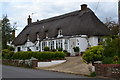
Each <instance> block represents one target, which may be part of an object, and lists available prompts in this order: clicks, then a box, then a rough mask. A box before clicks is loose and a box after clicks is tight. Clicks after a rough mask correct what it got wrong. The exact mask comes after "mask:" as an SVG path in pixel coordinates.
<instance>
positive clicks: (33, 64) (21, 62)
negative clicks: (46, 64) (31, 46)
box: [2, 59, 38, 67]
mask: <svg viewBox="0 0 120 80" xmlns="http://www.w3.org/2000/svg"><path fill="white" fill-rule="evenodd" d="M37 62H38V60H7V59H4V60H2V63H3V64H7V65H13V66H22V67H37Z"/></svg>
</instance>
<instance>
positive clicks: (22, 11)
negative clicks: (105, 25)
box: [2, 0, 118, 34]
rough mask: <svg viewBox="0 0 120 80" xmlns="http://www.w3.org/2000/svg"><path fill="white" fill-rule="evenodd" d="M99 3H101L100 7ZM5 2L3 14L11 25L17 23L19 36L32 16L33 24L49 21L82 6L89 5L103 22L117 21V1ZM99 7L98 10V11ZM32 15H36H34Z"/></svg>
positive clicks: (29, 0)
mask: <svg viewBox="0 0 120 80" xmlns="http://www.w3.org/2000/svg"><path fill="white" fill-rule="evenodd" d="M98 1H100V3H99V5H98V7H97V4H98ZM107 1H108V0H74V1H73V0H36V1H34V0H15V2H14V0H11V1H7V0H5V1H4V2H2V3H4V4H2V8H4V9H2V10H3V14H6V13H7V14H8V18H9V19H10V20H11V23H13V22H17V26H18V27H17V28H18V30H17V34H19V33H20V32H21V30H22V29H23V28H24V27H25V26H26V25H27V18H28V15H31V17H32V19H33V22H35V21H36V20H37V19H39V20H42V19H47V18H50V17H54V16H58V15H62V14H65V13H69V12H72V11H76V10H79V9H81V8H80V5H81V4H83V3H86V4H88V7H89V8H90V9H92V10H93V11H94V12H95V14H96V15H97V16H98V18H99V19H100V20H102V21H104V19H105V18H106V17H112V19H113V20H114V21H117V13H118V12H117V1H116V0H109V2H107ZM96 7H97V10H96ZM32 13H34V14H33V15H32Z"/></svg>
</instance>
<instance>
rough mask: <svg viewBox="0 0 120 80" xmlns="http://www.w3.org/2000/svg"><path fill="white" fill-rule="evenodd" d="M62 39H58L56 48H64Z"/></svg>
mask: <svg viewBox="0 0 120 80" xmlns="http://www.w3.org/2000/svg"><path fill="white" fill-rule="evenodd" d="M62 44H63V43H62V39H59V40H56V49H57V48H63V45H62Z"/></svg>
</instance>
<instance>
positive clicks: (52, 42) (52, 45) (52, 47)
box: [51, 41, 54, 50]
mask: <svg viewBox="0 0 120 80" xmlns="http://www.w3.org/2000/svg"><path fill="white" fill-rule="evenodd" d="M52 49H54V41H51V50H52Z"/></svg>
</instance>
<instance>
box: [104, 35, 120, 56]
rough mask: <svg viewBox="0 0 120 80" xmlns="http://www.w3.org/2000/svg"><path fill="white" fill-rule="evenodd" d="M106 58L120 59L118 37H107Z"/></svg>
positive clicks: (105, 45) (105, 44) (119, 41)
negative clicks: (115, 57) (114, 57)
mask: <svg viewBox="0 0 120 80" xmlns="http://www.w3.org/2000/svg"><path fill="white" fill-rule="evenodd" d="M103 45H104V56H106V57H113V56H119V57H120V54H119V53H120V39H119V37H118V36H112V37H107V38H106V40H105V42H104V44H103Z"/></svg>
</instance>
